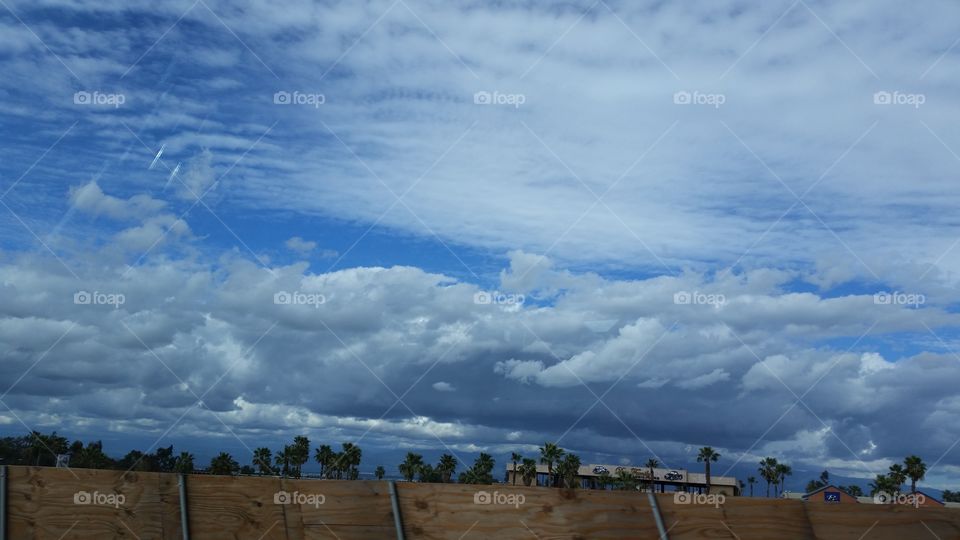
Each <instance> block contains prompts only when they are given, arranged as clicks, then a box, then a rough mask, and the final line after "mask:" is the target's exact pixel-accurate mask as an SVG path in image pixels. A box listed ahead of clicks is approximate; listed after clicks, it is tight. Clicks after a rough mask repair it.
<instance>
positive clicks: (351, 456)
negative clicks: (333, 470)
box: [340, 443, 363, 480]
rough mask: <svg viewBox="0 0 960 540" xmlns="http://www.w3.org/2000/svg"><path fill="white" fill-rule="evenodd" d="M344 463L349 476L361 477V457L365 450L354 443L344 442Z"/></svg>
mask: <svg viewBox="0 0 960 540" xmlns="http://www.w3.org/2000/svg"><path fill="white" fill-rule="evenodd" d="M341 446H342V450H341V452H340V453H341V454H342V458H341V459H342V461H343V462H342V463H341V466H342V467H343V470H344V471H345V472H346V473H347V478H348V479H350V480H356V479H357V478H359V477H360V459H361V457H362V456H363V451H362V450H361V449H360V447H359V446H357V445H355V444H353V443H343V444H342V445H341Z"/></svg>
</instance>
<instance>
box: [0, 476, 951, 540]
mask: <svg viewBox="0 0 960 540" xmlns="http://www.w3.org/2000/svg"><path fill="white" fill-rule="evenodd" d="M8 474H9V478H8V484H7V485H8V498H9V503H8V504H9V506H8V515H9V521H8V527H9V532H10V534H9V537H10V538H11V539H16V540H46V539H55V540H56V539H60V538H70V539H81V540H88V539H89V540H93V539H102V538H108V539H109V538H115V539H126V540H130V539H139V540H147V539H161V540H175V539H179V538H181V534H180V498H179V492H178V485H177V475H175V474H160V473H143V472H136V473H123V472H122V471H98V470H86V469H72V470H66V469H53V468H46V467H16V466H11V467H8ZM80 491H84V492H87V493H90V494H91V495H92V494H93V493H99V494H101V495H108V494H122V495H123V496H124V500H123V503H122V504H120V505H118V506H116V507H114V506H107V505H103V504H76V503H75V502H74V495H75V494H76V493H77V492H80ZM281 491H283V492H286V493H287V494H288V495H289V496H290V497H291V498H293V497H294V494H298V495H299V499H300V500H292V501H291V502H290V503H288V504H278V502H276V501H275V499H274V496H275V494H276V493H278V492H281ZM397 491H398V493H399V497H400V508H401V513H402V517H403V523H404V528H405V532H406V535H407V538H409V539H411V540H420V539H424V540H440V539H464V540H469V539H471V538H475V539H479V538H504V539H514V538H515V539H532V538H540V539H544V540H546V539H560V538H563V539H592V538H599V539H607V538H609V539H614V538H617V539H619V538H629V539H632V538H637V539H639V538H643V539H647V538H651V539H653V538H657V537H658V534H657V529H656V524H655V521H654V518H653V513H652V510H651V507H650V505H649V502H648V498H647V495H646V494H645V493H627V492H603V491H590V490H579V489H578V490H559V489H550V488H537V487H530V488H527V487H520V486H509V485H494V486H469V485H457V484H415V483H406V482H400V483H398V484H397ZM480 492H483V493H485V494H486V495H479V496H478V493H480ZM320 495H322V496H323V502H322V504H309V502H306V501H309V500H312V501H314V502H316V500H317V499H316V496H320ZM310 496H313V497H314V498H313V499H308V497H310ZM485 497H487V498H485ZM521 497H522V498H521ZM187 499H188V504H189V514H190V528H191V531H190V532H191V537H192V538H194V539H195V540H207V539H243V540H246V539H251V540H267V539H270V540H314V539H339V540H365V539H390V538H395V537H396V535H395V532H394V528H393V514H392V510H391V505H390V496H389V490H388V486H387V483H386V482H372V481H334V480H292V479H280V478H256V477H242V478H231V477H224V476H206V475H188V476H187ZM490 499H493V500H490ZM301 501H304V502H301ZM657 502H658V506H659V507H660V512H661V515H662V516H663V520H664V523H665V526H666V527H667V528H668V529H669V538H670V540H702V539H717V538H728V539H738V540H751V539H767V538H790V539H794V538H795V539H801V540H806V539H809V540H814V539H816V540H845V539H851V540H858V539H861V538H863V539H880V540H886V539H890V540H893V539H897V540H899V539H902V538H910V539H912V538H941V539H947V538H951V539H960V509H955V508H944V507H921V508H913V507H909V506H903V505H889V506H880V505H872V504H840V505H827V504H809V503H804V502H802V501H798V500H784V499H775V500H771V499H764V498H748V497H728V498H726V499H725V501H724V504H722V505H720V506H719V507H715V506H711V505H704V504H700V505H698V504H679V503H678V502H676V501H675V500H674V498H673V495H672V494H666V495H657ZM511 503H513V504H511Z"/></svg>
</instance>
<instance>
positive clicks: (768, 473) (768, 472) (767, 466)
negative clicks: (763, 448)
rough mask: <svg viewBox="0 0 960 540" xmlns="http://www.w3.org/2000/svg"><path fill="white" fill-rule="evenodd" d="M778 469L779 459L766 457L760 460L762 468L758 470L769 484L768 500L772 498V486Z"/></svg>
mask: <svg viewBox="0 0 960 540" xmlns="http://www.w3.org/2000/svg"><path fill="white" fill-rule="evenodd" d="M776 468H777V458H772V457H766V458H763V459H762V460H760V467H759V468H758V469H757V472H759V473H760V478H763V479H764V480H765V481H766V482H767V497H768V498H769V497H770V484H772V483H774V481H775V480H776Z"/></svg>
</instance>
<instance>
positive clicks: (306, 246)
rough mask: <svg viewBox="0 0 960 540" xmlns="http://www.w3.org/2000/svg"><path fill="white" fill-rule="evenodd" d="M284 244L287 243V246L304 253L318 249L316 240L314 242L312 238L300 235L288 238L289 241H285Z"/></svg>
mask: <svg viewBox="0 0 960 540" xmlns="http://www.w3.org/2000/svg"><path fill="white" fill-rule="evenodd" d="M284 245H286V246H287V248H289V249H291V250H293V251H296V252H298V253H302V254H306V253H309V252H311V251H313V250H315V249H317V243H316V242H313V241H310V240H304V239H303V238H300V237H299V236H293V237H290V238H288V239H287V241H286V242H284Z"/></svg>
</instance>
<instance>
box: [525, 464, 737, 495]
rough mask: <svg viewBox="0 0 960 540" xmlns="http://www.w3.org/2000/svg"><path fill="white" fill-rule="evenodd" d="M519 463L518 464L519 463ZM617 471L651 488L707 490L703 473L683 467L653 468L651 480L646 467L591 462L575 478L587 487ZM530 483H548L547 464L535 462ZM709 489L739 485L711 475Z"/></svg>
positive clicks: (730, 490) (731, 489)
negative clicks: (534, 477)
mask: <svg viewBox="0 0 960 540" xmlns="http://www.w3.org/2000/svg"><path fill="white" fill-rule="evenodd" d="M518 466H519V464H518ZM506 469H507V483H508V484H513V483H514V471H513V463H512V462H510V463H507V465H506ZM620 471H628V472H630V473H631V474H632V475H633V477H634V478H636V480H637V484H638V486H639V487H641V488H643V487H647V486H649V485H651V484H653V486H654V489H655V490H657V491H660V492H664V491H667V489H666V488H667V487H668V486H669V487H670V488H671V489H670V491H689V492H700V493H706V488H707V479H706V475H705V474H703V473H692V472H688V471H687V470H686V469H662V468H656V467H655V468H654V469H653V479H652V482H651V478H650V468H649V467H635V466H632V465H602V464H590V465H582V466H580V469H579V470H578V471H577V478H578V479H579V480H580V486H581V487H583V488H587V489H592V488H597V487H599V482H598V479H599V478H600V476H601V475H602V474H604V473H606V474H609V475H610V476H611V477H612V479H613V480H615V479H616V477H617V475H618V474H619V473H620ZM516 484H517V485H518V486H522V485H523V479H522V478H521V477H520V476H517V478H516ZM533 485H537V486H548V485H550V479H549V478H548V477H547V466H546V465H542V464H538V465H537V478H536V480H535V481H534V483H533ZM710 493H713V494H719V493H722V494H724V495H726V496H728V497H729V496H735V495H740V486H739V483H738V482H737V479H736V478H734V477H732V476H715V475H712V474H711V475H710Z"/></svg>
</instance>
